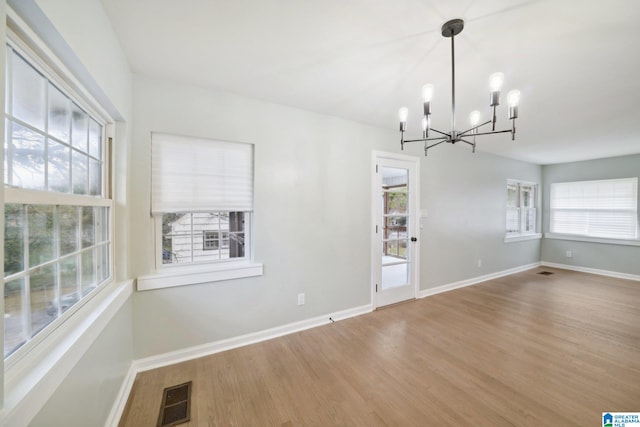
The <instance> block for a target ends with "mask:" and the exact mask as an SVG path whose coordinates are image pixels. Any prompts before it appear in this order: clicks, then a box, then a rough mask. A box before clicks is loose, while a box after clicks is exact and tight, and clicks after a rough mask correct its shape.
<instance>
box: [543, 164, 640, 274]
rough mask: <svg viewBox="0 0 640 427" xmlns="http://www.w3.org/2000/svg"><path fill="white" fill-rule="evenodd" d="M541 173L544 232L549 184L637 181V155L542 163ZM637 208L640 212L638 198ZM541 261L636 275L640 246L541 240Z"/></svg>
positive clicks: (639, 166)
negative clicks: (600, 180) (610, 180)
mask: <svg viewBox="0 0 640 427" xmlns="http://www.w3.org/2000/svg"><path fill="white" fill-rule="evenodd" d="M542 173H543V180H544V199H543V208H544V218H545V219H544V231H545V232H548V231H549V194H550V188H551V184H552V183H554V182H569V181H590V180H597V179H615V178H632V177H637V178H638V180H640V154H635V155H631V156H622V157H610V158H606V159H598V160H588V161H583V162H573V163H561V164H556V165H547V166H543V168H542ZM638 211H639V212H640V201H639V206H638ZM567 251H571V252H572V255H573V256H572V258H567V256H566V252H567ZM542 260H543V261H546V262H551V263H557V264H565V265H571V266H575V267H586V268H592V269H598V270H605V271H611V272H616V273H624V274H631V275H636V276H640V246H625V245H612V244H605V243H591V242H576V241H571V240H560V239H544V241H543V245H542Z"/></svg>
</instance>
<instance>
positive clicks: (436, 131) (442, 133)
mask: <svg viewBox="0 0 640 427" xmlns="http://www.w3.org/2000/svg"><path fill="white" fill-rule="evenodd" d="M429 130H432V131H434V132H435V133H439V134H440V135H444V136H445V137H447V138H451V134H450V133H446V132H442V131H439V130H438V129H435V128H430V129H429Z"/></svg>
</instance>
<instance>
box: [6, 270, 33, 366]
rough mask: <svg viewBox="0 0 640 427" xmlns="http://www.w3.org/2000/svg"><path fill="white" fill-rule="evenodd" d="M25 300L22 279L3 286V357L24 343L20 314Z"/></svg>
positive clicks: (24, 328) (23, 328)
mask: <svg viewBox="0 0 640 427" xmlns="http://www.w3.org/2000/svg"><path fill="white" fill-rule="evenodd" d="M24 300H25V295H24V279H23V278H20V279H16V280H12V281H10V282H7V283H5V284H4V355H5V357H6V356H8V355H10V354H11V353H13V352H14V351H15V350H16V349H17V348H18V347H20V346H21V345H22V344H24V342H25V341H26V338H27V336H26V333H25V331H26V329H27V328H26V325H25V323H24V316H23V313H22V305H23V303H24Z"/></svg>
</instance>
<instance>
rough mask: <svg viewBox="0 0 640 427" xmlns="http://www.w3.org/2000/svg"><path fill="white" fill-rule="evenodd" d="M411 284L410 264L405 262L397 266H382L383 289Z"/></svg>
mask: <svg viewBox="0 0 640 427" xmlns="http://www.w3.org/2000/svg"><path fill="white" fill-rule="evenodd" d="M408 282H409V264H408V263H406V262H404V263H401V264H396V265H383V266H382V289H389V288H394V287H396V286H402V285H406V284H408Z"/></svg>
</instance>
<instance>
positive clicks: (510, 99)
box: [507, 89, 520, 119]
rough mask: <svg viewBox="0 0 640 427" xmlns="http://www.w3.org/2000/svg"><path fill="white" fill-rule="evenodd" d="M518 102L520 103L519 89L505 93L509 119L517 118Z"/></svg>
mask: <svg viewBox="0 0 640 427" xmlns="http://www.w3.org/2000/svg"><path fill="white" fill-rule="evenodd" d="M518 104H520V91H519V90H515V89H514V90H512V91H510V92H509V93H508V94H507V105H508V106H509V111H508V117H509V119H517V118H518Z"/></svg>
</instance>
